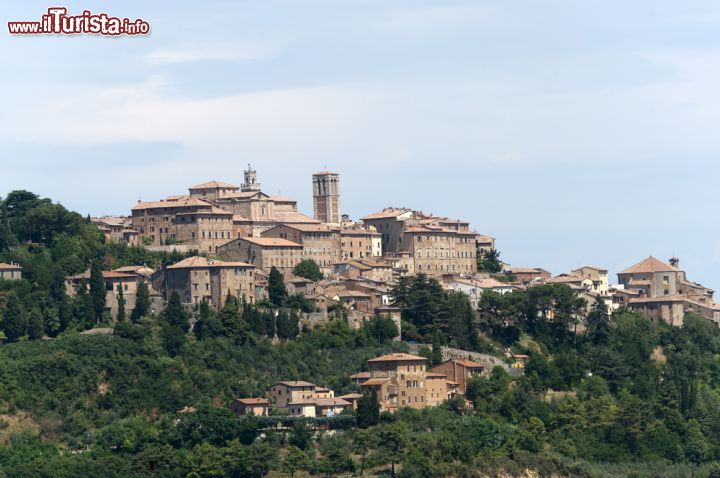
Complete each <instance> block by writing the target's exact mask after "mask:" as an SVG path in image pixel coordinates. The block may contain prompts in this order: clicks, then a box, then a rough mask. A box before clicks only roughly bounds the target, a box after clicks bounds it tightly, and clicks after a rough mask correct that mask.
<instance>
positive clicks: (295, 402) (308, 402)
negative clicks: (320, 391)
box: [288, 398, 315, 406]
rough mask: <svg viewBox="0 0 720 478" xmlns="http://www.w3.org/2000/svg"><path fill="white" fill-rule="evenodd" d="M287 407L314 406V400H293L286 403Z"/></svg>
mask: <svg viewBox="0 0 720 478" xmlns="http://www.w3.org/2000/svg"><path fill="white" fill-rule="evenodd" d="M288 405H304V406H310V405H312V406H315V399H314V398H300V399H298V400H293V401H292V402H288Z"/></svg>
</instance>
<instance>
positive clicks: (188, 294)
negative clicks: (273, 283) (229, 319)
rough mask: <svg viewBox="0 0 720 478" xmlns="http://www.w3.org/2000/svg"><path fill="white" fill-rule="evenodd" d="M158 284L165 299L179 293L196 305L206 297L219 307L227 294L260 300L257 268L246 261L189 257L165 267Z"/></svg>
mask: <svg viewBox="0 0 720 478" xmlns="http://www.w3.org/2000/svg"><path fill="white" fill-rule="evenodd" d="M156 286H157V287H158V288H160V289H161V290H162V291H163V292H164V295H165V297H166V298H169V297H170V295H171V294H172V293H173V292H177V293H178V294H179V295H180V298H181V300H182V301H183V303H186V304H192V305H197V304H199V303H201V302H202V301H203V300H207V301H208V302H209V303H210V305H211V306H212V307H213V308H215V309H217V310H219V309H221V308H222V307H223V305H224V304H225V301H226V300H227V296H228V294H229V295H232V296H234V297H236V298H238V299H244V300H245V301H247V302H251V303H252V302H255V301H256V300H258V291H257V289H256V282H255V267H254V266H253V265H251V264H247V263H245V262H226V261H220V260H216V259H209V258H207V257H201V256H194V257H189V258H187V259H184V260H182V261H180V262H178V263H176V264H173V265H171V266H168V267H167V268H165V269H164V270H163V271H162V274H161V275H160V277H159V282H158V283H157V285H156ZM260 298H262V297H260Z"/></svg>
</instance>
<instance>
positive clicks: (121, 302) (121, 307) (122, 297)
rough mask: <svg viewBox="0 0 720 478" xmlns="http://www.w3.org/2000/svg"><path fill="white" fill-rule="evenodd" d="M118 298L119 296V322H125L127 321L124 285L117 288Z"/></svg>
mask: <svg viewBox="0 0 720 478" xmlns="http://www.w3.org/2000/svg"><path fill="white" fill-rule="evenodd" d="M117 291H118V296H117V302H118V312H117V321H118V322H123V321H124V320H125V294H124V293H123V288H122V284H118V286H117Z"/></svg>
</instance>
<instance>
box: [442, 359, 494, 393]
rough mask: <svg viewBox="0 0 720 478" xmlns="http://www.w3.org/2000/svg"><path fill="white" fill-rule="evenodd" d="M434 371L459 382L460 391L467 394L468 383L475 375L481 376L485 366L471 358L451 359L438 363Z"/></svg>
mask: <svg viewBox="0 0 720 478" xmlns="http://www.w3.org/2000/svg"><path fill="white" fill-rule="evenodd" d="M432 371H433V372H437V373H441V374H443V375H445V377H446V378H447V379H448V380H450V381H452V382H454V383H457V386H458V392H459V393H461V394H463V395H465V391H466V390H467V383H468V381H469V380H470V379H471V378H473V377H480V376H482V375H483V374H484V373H485V366H483V365H482V364H480V363H477V362H472V361H470V360H459V359H450V360H446V361H445V362H443V363H441V364H440V365H436V366H435V367H433V369H432Z"/></svg>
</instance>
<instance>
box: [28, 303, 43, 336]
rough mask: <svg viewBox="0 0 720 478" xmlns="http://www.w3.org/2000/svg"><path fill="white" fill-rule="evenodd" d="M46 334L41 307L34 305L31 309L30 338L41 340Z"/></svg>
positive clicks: (29, 321)
mask: <svg viewBox="0 0 720 478" xmlns="http://www.w3.org/2000/svg"><path fill="white" fill-rule="evenodd" d="M44 335H45V319H44V318H43V315H42V312H41V311H40V309H39V308H37V307H33V308H32V309H31V310H30V318H29V320H28V338H29V339H30V340H41V339H42V338H43V336H44Z"/></svg>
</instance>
